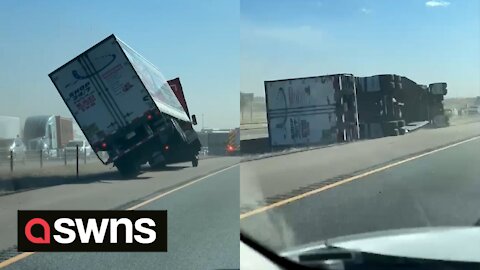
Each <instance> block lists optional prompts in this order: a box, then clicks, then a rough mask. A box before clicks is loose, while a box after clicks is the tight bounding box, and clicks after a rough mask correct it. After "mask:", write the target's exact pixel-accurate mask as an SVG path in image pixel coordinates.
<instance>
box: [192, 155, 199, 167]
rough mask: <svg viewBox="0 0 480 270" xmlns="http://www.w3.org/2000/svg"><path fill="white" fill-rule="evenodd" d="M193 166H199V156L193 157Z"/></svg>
mask: <svg viewBox="0 0 480 270" xmlns="http://www.w3.org/2000/svg"><path fill="white" fill-rule="evenodd" d="M192 167H198V156H194V157H193V159H192Z"/></svg>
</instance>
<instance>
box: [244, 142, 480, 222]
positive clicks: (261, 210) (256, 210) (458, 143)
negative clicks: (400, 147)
mask: <svg viewBox="0 0 480 270" xmlns="http://www.w3.org/2000/svg"><path fill="white" fill-rule="evenodd" d="M479 138H480V136H475V137H473V138H470V139H467V140H463V141H460V142H457V143H454V144H450V145H447V146H444V147H441V148H438V149H435V150H432V151H429V152H426V153H423V154H420V155H417V156H413V157H409V158H406V159H403V160H400V161H397V162H393V163H390V164H388V165H385V166H383V167H380V168H377V169H373V170H371V171H368V172H364V173H361V174H358V175H355V176H352V177H349V178H345V179H343V180H340V181H338V182H335V183H333V184H330V185H326V186H323V187H321V188H318V189H314V190H311V191H308V192H305V193H303V194H300V195H297V196H294V197H291V198H288V199H285V200H281V201H278V202H276V203H272V204H270V205H267V206H264V207H260V208H257V209H255V210H252V211H250V212H246V213H244V214H241V215H240V219H244V218H248V217H251V216H253V215H257V214H259V213H262V212H265V211H267V210H270V209H273V208H277V207H280V206H283V205H286V204H288V203H291V202H294V201H298V200H301V199H303V198H306V197H308V196H311V195H314V194H317V193H319V192H322V191H325V190H327V189H331V188H334V187H337V186H339V185H343V184H346V183H348V182H352V181H354V180H357V179H359V178H362V177H365V176H368V175H371V174H374V173H377V172H381V171H384V170H387V169H390V168H392V167H395V166H398V165H401V164H403V163H406V162H409V161H412V160H415V159H418V158H421V157H424V156H428V155H431V154H434V153H437V152H440V151H443V150H446V149H448V148H451V147H455V146H458V145H461V144H464V143H467V142H471V141H473V140H477V139H479Z"/></svg>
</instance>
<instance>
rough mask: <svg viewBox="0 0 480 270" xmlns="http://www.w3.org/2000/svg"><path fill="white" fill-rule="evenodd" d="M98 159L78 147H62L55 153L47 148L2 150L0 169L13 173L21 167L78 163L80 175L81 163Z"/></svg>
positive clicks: (33, 167) (0, 152)
mask: <svg viewBox="0 0 480 270" xmlns="http://www.w3.org/2000/svg"><path fill="white" fill-rule="evenodd" d="M93 159H95V160H96V156H95V154H94V153H87V151H80V149H79V148H78V146H77V147H76V149H72V150H66V149H60V150H59V151H58V152H57V151H55V152H54V153H52V152H48V151H45V150H28V151H25V152H14V151H0V171H6V170H8V171H10V173H13V172H15V171H18V170H21V169H25V168H28V169H35V168H40V169H41V168H44V167H46V166H50V165H61V164H63V165H64V166H67V165H72V164H75V165H76V174H77V177H78V167H79V165H80V164H87V162H88V161H89V160H93Z"/></svg>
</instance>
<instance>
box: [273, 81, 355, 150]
mask: <svg viewBox="0 0 480 270" xmlns="http://www.w3.org/2000/svg"><path fill="white" fill-rule="evenodd" d="M265 97H266V107H267V121H268V134H269V140H270V145H271V146H272V147H286V146H302V145H310V144H328V143H335V142H345V141H351V140H355V139H358V136H359V127H358V110H357V102H356V89H355V77H354V76H353V75H351V74H335V75H326V76H316V77H306V78H296V79H286V80H277V81H266V82H265Z"/></svg>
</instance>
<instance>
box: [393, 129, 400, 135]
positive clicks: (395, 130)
mask: <svg viewBox="0 0 480 270" xmlns="http://www.w3.org/2000/svg"><path fill="white" fill-rule="evenodd" d="M398 135H400V130H399V129H398V128H396V129H394V130H393V136H398Z"/></svg>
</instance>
